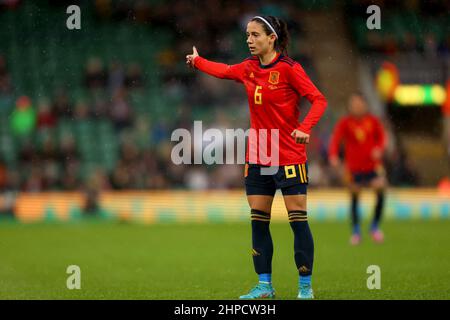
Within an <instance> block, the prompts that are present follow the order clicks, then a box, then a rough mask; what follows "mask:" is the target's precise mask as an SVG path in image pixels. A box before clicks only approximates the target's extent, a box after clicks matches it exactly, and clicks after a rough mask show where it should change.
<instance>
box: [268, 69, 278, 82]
mask: <svg viewBox="0 0 450 320" xmlns="http://www.w3.org/2000/svg"><path fill="white" fill-rule="evenodd" d="M279 81H280V73H279V72H278V71H270V75H269V82H270V83H271V84H278V82H279Z"/></svg>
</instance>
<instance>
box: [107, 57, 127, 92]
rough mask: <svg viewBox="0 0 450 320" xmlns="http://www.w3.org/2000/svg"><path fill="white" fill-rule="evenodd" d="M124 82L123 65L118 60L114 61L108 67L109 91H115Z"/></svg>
mask: <svg viewBox="0 0 450 320" xmlns="http://www.w3.org/2000/svg"><path fill="white" fill-rule="evenodd" d="M124 83H125V74H124V71H123V66H122V64H121V63H120V62H119V61H114V62H113V63H111V65H110V67H109V78H108V89H109V91H110V92H111V93H113V92H116V90H118V89H120V88H121V87H122V86H123V85H124Z"/></svg>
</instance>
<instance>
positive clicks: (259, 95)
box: [255, 86, 262, 104]
mask: <svg viewBox="0 0 450 320" xmlns="http://www.w3.org/2000/svg"><path fill="white" fill-rule="evenodd" d="M261 89H262V86H256V89H255V104H262V92H261V91H260V90H261Z"/></svg>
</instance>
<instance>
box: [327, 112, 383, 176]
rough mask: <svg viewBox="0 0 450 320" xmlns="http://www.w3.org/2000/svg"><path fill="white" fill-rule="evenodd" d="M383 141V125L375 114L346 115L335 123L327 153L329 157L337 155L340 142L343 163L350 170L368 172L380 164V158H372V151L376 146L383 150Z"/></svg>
mask: <svg viewBox="0 0 450 320" xmlns="http://www.w3.org/2000/svg"><path fill="white" fill-rule="evenodd" d="M385 141H386V138H385V133H384V129H383V125H382V124H381V122H380V121H379V120H378V119H377V118H376V117H375V116H373V115H371V114H366V115H364V116H363V117H360V118H356V117H353V116H347V117H344V118H342V119H341V120H340V121H339V122H338V123H337V125H336V127H335V129H334V132H333V135H332V137H331V140H330V145H329V150H328V151H329V152H328V153H329V156H330V158H332V157H337V156H338V153H339V146H340V144H341V142H342V143H343V144H344V148H345V150H344V157H345V163H346V166H347V168H348V169H349V170H350V172H352V173H356V172H369V171H373V170H375V169H376V167H377V166H378V165H379V164H380V160H376V159H374V158H373V152H374V150H375V149H377V148H378V149H379V150H380V151H383V149H384V147H385Z"/></svg>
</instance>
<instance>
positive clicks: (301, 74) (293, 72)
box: [288, 63, 327, 143]
mask: <svg viewBox="0 0 450 320" xmlns="http://www.w3.org/2000/svg"><path fill="white" fill-rule="evenodd" d="M288 74H289V82H290V84H291V85H292V87H293V88H294V90H295V91H297V93H298V94H300V95H301V96H302V97H305V98H306V99H308V101H309V102H311V109H310V110H309V112H308V114H307V115H306V117H305V118H304V119H303V121H302V123H301V124H300V126H299V127H298V128H296V129H295V130H294V131H293V132H292V134H291V135H292V136H293V137H294V138H295V139H296V142H297V143H309V134H310V133H311V129H312V128H313V127H314V126H315V125H316V124H317V122H318V121H319V120H320V118H321V117H322V115H323V113H324V112H325V110H326V108H327V100H326V99H325V96H324V95H323V94H322V93H321V92H320V91H319V90H318V89H317V88H316V86H315V85H314V84H313V83H312V81H311V79H310V78H309V77H308V75H307V74H306V72H305V70H303V68H302V66H301V65H300V64H298V63H295V64H294V66H293V67H291V68H290V72H289V73H288Z"/></svg>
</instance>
